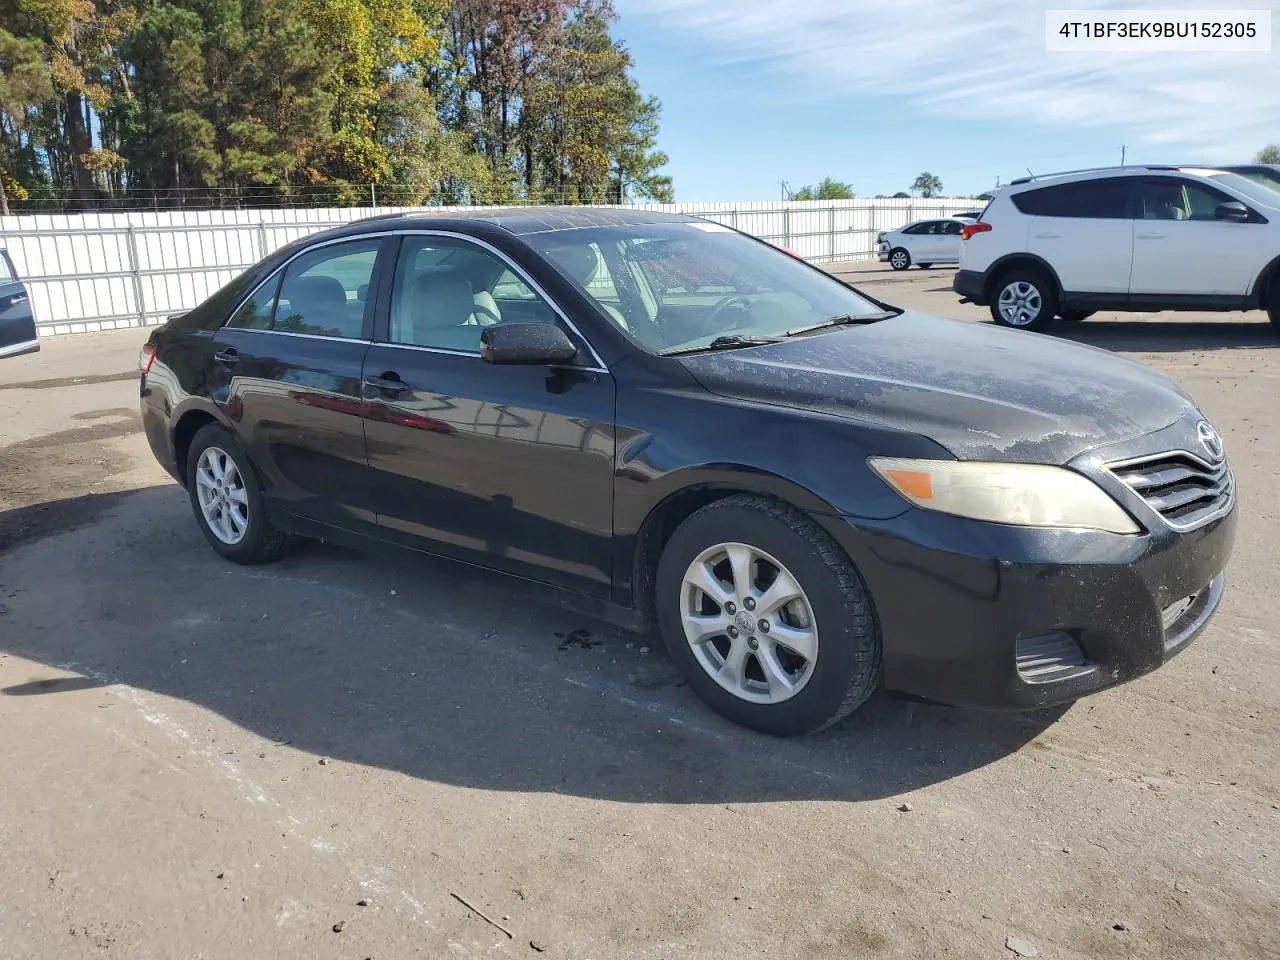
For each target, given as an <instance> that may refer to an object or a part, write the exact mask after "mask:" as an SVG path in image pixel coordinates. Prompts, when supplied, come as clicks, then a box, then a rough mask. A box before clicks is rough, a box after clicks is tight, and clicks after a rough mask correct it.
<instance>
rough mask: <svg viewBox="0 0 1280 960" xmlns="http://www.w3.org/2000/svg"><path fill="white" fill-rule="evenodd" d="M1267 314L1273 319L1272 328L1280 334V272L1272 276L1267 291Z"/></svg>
mask: <svg viewBox="0 0 1280 960" xmlns="http://www.w3.org/2000/svg"><path fill="white" fill-rule="evenodd" d="M1267 316H1268V317H1269V318H1270V319H1271V329H1272V330H1273V331H1274V332H1275V334H1276V335H1277V336H1280V273H1277V274H1276V275H1275V276H1274V277H1272V278H1271V287H1270V289H1269V290H1268V291H1267Z"/></svg>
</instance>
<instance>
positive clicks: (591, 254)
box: [547, 244, 600, 287]
mask: <svg viewBox="0 0 1280 960" xmlns="http://www.w3.org/2000/svg"><path fill="white" fill-rule="evenodd" d="M547 256H549V257H550V258H551V260H552V262H554V263H555V264H556V265H557V266H558V267H560V269H562V270H563V271H564V272H565V273H567V274H568V275H569V276H570V277H572V278H573V279H574V280H576V281H577V282H578V283H580V284H582V286H584V287H585V286H586V285H587V284H588V283H590V282H591V280H592V278H594V277H595V275H596V271H597V270H599V269H600V263H599V261H598V260H597V259H596V252H595V251H594V250H592V249H591V248H590V247H588V246H585V245H583V244H576V245H574V246H572V247H558V248H556V249H554V250H548V251H547Z"/></svg>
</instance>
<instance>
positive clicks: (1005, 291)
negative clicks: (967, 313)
mask: <svg viewBox="0 0 1280 960" xmlns="http://www.w3.org/2000/svg"><path fill="white" fill-rule="evenodd" d="M995 290H996V295H995V296H994V297H992V298H991V318H992V319H993V320H995V322H996V323H998V324H1000V326H1002V327H1014V328H1016V329H1019V330H1044V329H1047V328H1048V326H1049V324H1050V323H1051V322H1052V321H1053V317H1054V315H1055V314H1056V313H1057V312H1058V295H1057V292H1056V291H1055V290H1054V289H1053V285H1052V284H1051V283H1049V282H1048V281H1047V280H1046V279H1045V277H1044V275H1043V274H1041V273H1038V272H1036V271H1034V270H1012V271H1010V272H1009V273H1007V274H1005V275H1004V276H1003V277H1001V278H1000V279H999V280H998V281H997V282H996V287H995Z"/></svg>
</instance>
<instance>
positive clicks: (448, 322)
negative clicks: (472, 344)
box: [414, 273, 475, 327]
mask: <svg viewBox="0 0 1280 960" xmlns="http://www.w3.org/2000/svg"><path fill="white" fill-rule="evenodd" d="M414 307H415V310H414V313H415V322H416V323H417V324H418V325H420V326H424V327H456V326H460V325H461V324H464V323H466V322H467V321H468V320H470V319H471V314H472V312H473V311H474V310H475V301H474V300H473V299H472V298H471V282H470V281H469V280H467V279H466V278H465V277H463V276H460V275H458V274H456V273H426V274H423V275H422V276H420V277H419V278H418V279H417V281H416V283H415V284H414Z"/></svg>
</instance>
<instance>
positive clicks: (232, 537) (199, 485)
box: [196, 447, 249, 546]
mask: <svg viewBox="0 0 1280 960" xmlns="http://www.w3.org/2000/svg"><path fill="white" fill-rule="evenodd" d="M196 497H197V499H198V500H199V502H200V512H201V513H202V514H203V515H204V522H205V523H206V524H208V525H209V529H210V530H211V531H213V535H214V536H215V537H217V538H218V539H219V540H221V541H222V542H223V543H225V544H226V545H227V546H235V545H236V544H237V543H239V542H240V541H241V540H243V539H244V536H245V534H246V533H247V532H248V530H249V492H248V491H247V490H246V489H245V486H244V478H243V477H241V476H240V471H239V470H238V469H237V468H236V464H235V461H234V460H232V459H231V457H230V456H228V455H227V452H226V451H225V450H222V449H220V448H218V447H206V448H205V450H204V451H203V452H202V453H201V454H200V459H199V460H198V461H196Z"/></svg>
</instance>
